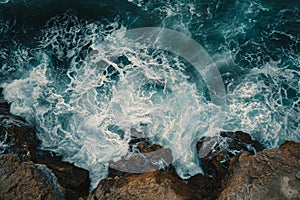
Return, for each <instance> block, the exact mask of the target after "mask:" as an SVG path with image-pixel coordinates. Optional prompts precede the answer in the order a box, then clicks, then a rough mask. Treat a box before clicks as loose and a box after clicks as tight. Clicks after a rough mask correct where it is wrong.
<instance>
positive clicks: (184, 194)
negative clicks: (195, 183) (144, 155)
mask: <svg viewBox="0 0 300 200" xmlns="http://www.w3.org/2000/svg"><path fill="white" fill-rule="evenodd" d="M193 195H194V192H193V190H192V189H191V188H190V187H189V186H188V185H186V184H185V183H184V182H183V181H182V180H180V179H178V178H177V177H175V176H174V175H172V174H170V173H168V172H160V171H154V172H148V173H143V174H139V175H133V176H130V177H125V178H119V177H115V178H108V179H104V180H101V181H100V183H99V184H98V186H97V188H96V189H95V190H94V191H93V192H92V193H91V194H90V195H89V197H88V200H95V199H107V200H115V199H124V200H126V199H128V200H132V199H143V200H153V199H160V200H167V199H168V200H177V199H181V200H185V199H191V198H192V197H193Z"/></svg>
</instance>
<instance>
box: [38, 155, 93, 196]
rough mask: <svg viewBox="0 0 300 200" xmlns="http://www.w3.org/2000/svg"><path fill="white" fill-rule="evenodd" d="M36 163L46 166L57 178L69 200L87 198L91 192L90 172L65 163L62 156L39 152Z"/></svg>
mask: <svg viewBox="0 0 300 200" xmlns="http://www.w3.org/2000/svg"><path fill="white" fill-rule="evenodd" d="M35 162H36V163H41V164H45V165H46V166H47V167H48V168H49V169H50V170H51V171H52V172H53V173H54V174H55V176H56V177H57V179H58V183H59V184H60V185H61V186H62V187H63V188H64V190H65V198H66V199H67V200H68V199H69V200H73V199H78V198H80V197H86V196H87V195H88V192H89V186H90V179H89V172H88V171H87V170H85V169H82V168H79V167H76V166H75V165H73V164H71V163H68V162H63V161H62V158H61V157H60V156H57V155H55V154H54V153H52V152H49V151H38V153H37V156H36V157H35Z"/></svg>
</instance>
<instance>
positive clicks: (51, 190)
mask: <svg viewBox="0 0 300 200" xmlns="http://www.w3.org/2000/svg"><path fill="white" fill-rule="evenodd" d="M0 163H1V165H0V174H1V179H0V199H6V200H10V199H24V200H25V199H43V200H44V199H45V200H52V199H53V200H60V199H64V194H63V190H62V188H61V187H60V186H59V184H58V183H57V181H56V177H55V176H54V174H53V173H52V172H51V171H50V170H49V169H48V168H47V167H46V166H45V165H39V164H34V163H33V162H23V163H21V161H20V159H19V158H18V157H17V156H15V155H0Z"/></svg>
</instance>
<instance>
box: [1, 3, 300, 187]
mask: <svg viewBox="0 0 300 200" xmlns="http://www.w3.org/2000/svg"><path fill="white" fill-rule="evenodd" d="M113 2H114V3H115V4H116V5H121V4H122V3H123V4H122V6H123V7H124V8H123V9H124V11H122V9H116V10H114V9H113V10H112V11H111V12H112V13H114V14H103V13H102V14H101V17H97V14H95V13H96V11H95V9H94V10H92V11H90V14H89V13H85V12H84V11H82V10H76V9H78V8H77V7H72V8H71V9H66V10H65V11H64V12H62V13H58V14H57V13H49V14H48V15H47V17H45V19H43V20H44V22H43V23H41V24H40V25H38V23H36V24H35V23H33V22H32V19H30V18H26V17H25V18H24V19H23V20H24V25H23V27H22V28H21V29H22V31H20V25H19V24H18V21H17V20H18V18H13V19H11V18H10V17H9V16H10V15H9V14H7V12H8V11H7V10H6V11H7V12H3V13H4V14H3V18H1V19H0V23H1V26H0V27H1V29H0V34H1V39H0V41H1V43H0V45H1V46H0V58H1V68H0V78H1V79H0V87H2V88H4V90H3V95H4V97H5V100H6V101H8V102H9V103H11V107H10V112H11V113H12V114H15V115H19V116H22V117H24V118H25V119H26V121H27V123H28V124H30V125H32V126H34V127H35V128H36V130H37V136H38V138H39V140H40V141H41V148H42V149H47V150H51V151H53V152H56V153H58V154H59V155H62V156H63V159H64V160H65V161H68V162H71V163H74V164H75V165H77V166H79V167H82V168H85V169H88V170H89V172H90V177H91V181H92V187H95V186H96V184H97V183H98V182H99V180H100V179H103V178H105V177H106V176H107V173H108V166H109V163H110V162H111V161H118V160H120V159H121V158H122V156H130V155H133V154H139V152H138V151H131V152H129V150H128V149H129V145H128V142H129V141H130V139H131V138H132V137H141V138H149V140H150V142H151V143H153V144H160V145H162V146H164V147H165V148H170V149H171V152H172V156H173V161H172V164H173V166H174V167H175V169H176V172H177V173H178V175H179V176H180V177H181V178H189V177H190V176H192V175H195V174H197V173H201V172H202V170H201V163H199V161H198V158H197V152H196V148H194V146H195V144H196V143H197V141H198V140H199V139H200V138H201V137H203V136H213V135H218V133H219V132H220V130H227V131H235V130H241V131H245V132H248V133H249V134H251V135H252V137H253V138H254V139H256V140H258V141H260V142H261V143H262V144H263V145H265V146H266V147H268V148H271V147H276V146H278V145H280V144H281V143H282V142H283V141H284V140H286V139H289V140H295V141H300V136H299V112H300V110H299V106H300V92H299V88H300V81H299V80H300V70H299V67H300V63H299V60H300V55H299V50H300V46H299V45H300V43H299V33H300V30H299V29H300V28H299V20H300V14H299V7H297V6H296V7H295V6H290V5H289V4H288V5H281V4H278V5H277V4H275V3H274V4H272V3H267V2H265V1H258V0H253V1H247V2H244V1H233V2H225V1H213V2H211V3H209V2H202V1H198V0H195V1H185V0H181V1H172V0H170V1H166V2H164V3H160V2H158V1H153V2H151V1H143V0H138V1H135V0H134V1H128V2H126V1H113ZM295 2H296V1H295ZM0 3H1V4H0V6H1V5H4V7H1V11H5V9H9V6H13V5H14V4H17V3H16V2H14V1H10V2H9V1H2V2H0ZM90 3H91V4H92V5H93V6H96V5H97V6H100V7H101V9H102V10H103V9H104V10H105V8H106V7H105V6H107V7H109V6H110V5H111V4H110V3H109V2H106V1H103V2H102V4H103V5H102V4H101V5H100V4H98V3H96V2H94V3H92V1H91V2H90ZM118 3H120V4H118ZM24 4H25V7H26V9H34V5H33V4H34V1H27V2H26V3H24ZM40 4H43V3H40ZM48 4H49V2H48ZM48 4H47V5H46V3H45V7H46V6H51V4H49V5H48ZM295 4H296V3H295ZM183 5H185V6H183ZM186 5H187V6H186ZM5 6H7V7H5ZM31 6H32V8H31ZM52 6H53V5H52ZM63 6H64V7H66V5H63ZM86 6H87V7H88V6H89V5H88V3H87V5H86ZM126 6H127V7H126ZM282 6H286V7H287V8H286V9H285V10H284V9H282ZM110 9H111V8H110ZM126 9H128V10H129V11H128V12H129V13H125V12H126ZM276 9H278V10H281V11H280V12H276ZM130 10H131V11H132V10H134V11H135V13H130ZM91 13H92V14H91ZM89 15H91V16H90V17H89ZM269 15H271V16H273V18H272V19H270V18H269V17H267V20H264V19H265V18H266V16H269ZM290 15H293V16H294V17H293V18H288V17H289V16H290ZM99 16H100V14H99ZM288 19H289V20H288ZM26 20H28V22H27V21H26ZM30 20H31V21H30ZM266 23H268V24H266ZM290 23H295V24H296V25H295V26H296V27H298V28H295V29H294V28H293V27H292V28H285V29H283V28H282V27H283V26H287V25H288V24H290ZM26 26H28V30H27V29H26ZM146 26H147V27H149V26H153V27H155V26H157V27H162V28H168V29H170V30H176V31H178V32H180V33H183V34H185V35H186V36H187V37H189V38H193V39H194V40H196V41H197V42H198V43H199V44H201V45H202V46H203V47H204V48H205V49H206V50H207V52H208V53H209V54H210V56H211V58H212V60H213V61H214V63H215V64H216V66H217V67H218V70H219V72H220V74H221V78H222V80H223V82H224V86H225V89H226V92H227V97H224V101H225V102H226V105H227V106H226V108H224V107H222V106H220V105H216V104H215V103H214V102H213V101H212V97H211V95H210V93H209V86H208V85H207V84H206V80H204V79H205V78H204V77H201V74H200V75H199V74H198V73H197V70H195V68H194V66H193V65H191V63H189V62H188V61H187V60H186V59H184V58H182V57H181V56H179V55H176V54H174V53H172V52H169V51H165V50H159V49H152V48H149V46H147V45H143V44H141V43H136V42H134V41H133V40H131V39H129V38H126V37H125V34H126V32H127V31H128V30H130V29H133V28H137V27H146ZM30 28H31V29H30ZM31 30H36V31H35V32H34V31H33V32H30V31H31ZM26 31H27V32H26ZM22 34H23V36H18V35H22ZM24 34H25V36H26V37H24ZM26 34H31V35H26ZM12 35H17V36H16V37H14V38H13V39H12V40H9V39H8V38H9V37H11V36H12ZM174 42H175V43H176V42H178V41H174ZM280 42H281V43H286V46H284V47H282V48H278V45H279V44H278V43H280ZM276 45H277V46H276ZM224 119H225V121H224V124H223V123H222V126H221V127H220V121H222V122H223V120H224ZM2 123H3V124H2V125H4V126H5V125H7V124H5V123H18V122H15V121H14V122H10V121H8V122H6V121H3V122H2ZM136 134H138V136H137V135H136ZM225 146H226V145H225ZM225 148H226V147H225ZM167 164H168V163H165V161H164V160H161V162H159V163H157V165H159V167H162V168H163V167H165V166H166V165H167Z"/></svg>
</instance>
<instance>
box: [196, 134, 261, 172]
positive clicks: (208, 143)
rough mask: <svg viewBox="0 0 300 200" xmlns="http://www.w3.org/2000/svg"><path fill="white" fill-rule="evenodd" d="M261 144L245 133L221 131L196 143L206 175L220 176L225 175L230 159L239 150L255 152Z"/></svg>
mask: <svg viewBox="0 0 300 200" xmlns="http://www.w3.org/2000/svg"><path fill="white" fill-rule="evenodd" d="M263 149H264V148H263V146H262V145H261V144H260V143H259V142H257V141H255V140H252V138H251V136H250V135H249V134H247V133H244V132H241V131H237V132H221V134H220V136H216V137H204V138H202V139H201V140H200V141H199V142H198V143H197V150H198V152H199V157H200V159H201V162H202V167H203V169H204V171H205V173H206V174H207V175H210V176H213V177H217V178H222V177H224V176H225V175H226V173H227V171H228V167H229V162H230V160H231V159H232V158H233V157H234V156H235V155H236V154H237V153H238V152H241V151H249V152H251V153H252V154H255V153H257V152H259V151H262V150H263Z"/></svg>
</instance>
